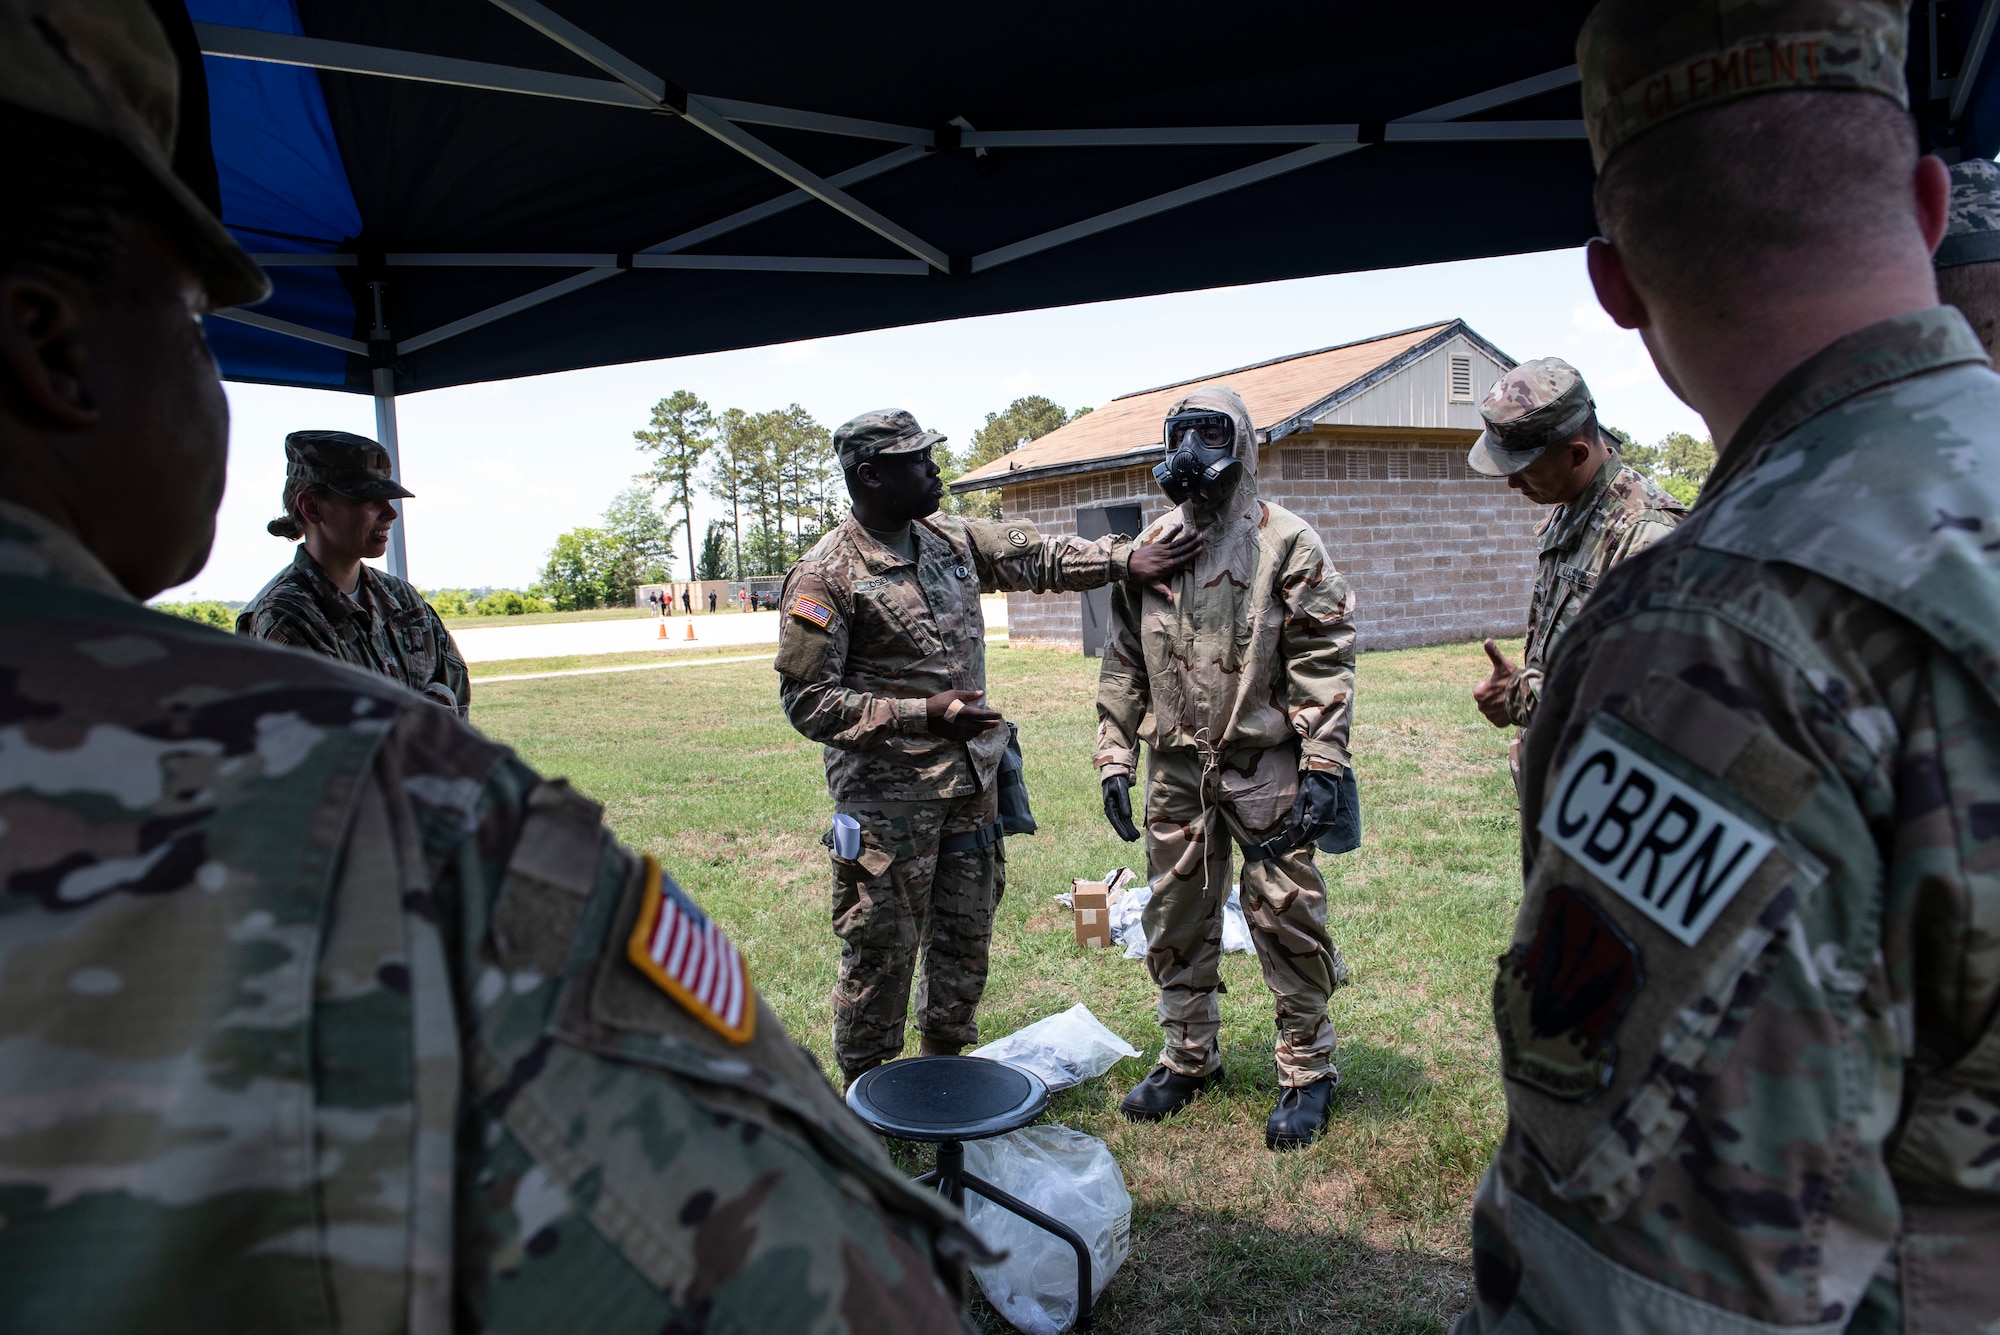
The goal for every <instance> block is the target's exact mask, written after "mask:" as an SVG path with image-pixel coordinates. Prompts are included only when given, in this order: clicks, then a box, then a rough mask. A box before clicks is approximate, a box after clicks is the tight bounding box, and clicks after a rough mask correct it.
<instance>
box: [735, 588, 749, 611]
mask: <svg viewBox="0 0 2000 1335" xmlns="http://www.w3.org/2000/svg"><path fill="white" fill-rule="evenodd" d="M736 606H737V610H739V611H743V612H748V611H749V610H750V591H749V590H748V589H738V590H737V591H736Z"/></svg>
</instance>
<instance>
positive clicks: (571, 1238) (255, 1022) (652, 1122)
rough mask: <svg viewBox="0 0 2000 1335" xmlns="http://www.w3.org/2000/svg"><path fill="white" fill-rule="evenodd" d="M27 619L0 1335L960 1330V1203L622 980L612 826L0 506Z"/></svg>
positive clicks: (0, 990) (629, 969)
mask: <svg viewBox="0 0 2000 1335" xmlns="http://www.w3.org/2000/svg"><path fill="white" fill-rule="evenodd" d="M0 622H4V623H5V624H4V631H0V716H4V726H0V1219H4V1221H5V1223H4V1226H0V1329H4V1330H7V1331H9V1332H22V1333H23V1335H33V1333H34V1332H41V1331H50V1332H53V1331H71V1330H75V1331H85V1330H87V1331H92V1332H102V1333H105V1335H116V1332H121V1331H132V1332H138V1331H144V1332H147V1333H148V1335H161V1333H162V1332H179V1331H187V1332H204V1333H206V1332H211V1331H218V1330H251V1329H256V1330H321V1331H336V1330H337V1331H342V1332H372V1331H404V1330H412V1331H444V1330H449V1329H459V1328H468V1329H470V1328H476V1329H481V1330H491V1331H496V1332H506V1331H522V1332H531V1331H535V1332H538V1331H546V1330H553V1329H586V1328H601V1329H605V1330H642V1329H643V1330H661V1329H669V1330H696V1329H713V1330H721V1329H739V1330H816V1331H818V1330H826V1331H835V1330H844V1331H854V1332H862V1331H869V1332H872V1331H880V1330H908V1331H920V1330H921V1331H932V1330H943V1329H955V1328H957V1326H958V1323H959V1317H958V1316H957V1314H956V1299H955V1291H954V1286H955V1285H956V1283H957V1279H956V1276H957V1272H958V1266H957V1262H956V1259H955V1257H956V1256H957V1255H963V1249H964V1248H965V1247H966V1246H968V1245H973V1244H968V1243H967V1241H966V1239H965V1238H964V1236H963V1235H962V1234H961V1233H960V1232H959V1227H958V1225H957V1223H956V1221H955V1216H954V1214H953V1212H951V1211H950V1210H949V1209H948V1208H946V1207H945V1206H943V1205H942V1204H941V1203H940V1202H939V1201H938V1200H937V1198H936V1197H934V1196H931V1195H930V1194H929V1193H927V1192H923V1191H920V1190H917V1189H915V1188H913V1187H911V1186H910V1185H908V1184H907V1183H906V1181H905V1180H904V1179H903V1178H902V1176H901V1175H900V1174H899V1173H898V1172H897V1171H896V1170H895V1168H894V1167H893V1166H892V1165H891V1164H890V1163H889V1162H888V1160H887V1159H886V1157H885V1156H884V1155H883V1153H882V1151H881V1149H880V1147H879V1146H878V1144H877V1143H876V1142H875V1140H874V1138H873V1137H872V1136H870V1135H869V1134H868V1133H867V1132H866V1131H865V1130H864V1129H863V1128H862V1127H861V1126H860V1125H859V1124H858V1123H857V1122H856V1121H854V1119H853V1118H852V1117H851V1116H850V1115H849V1114H848V1113H847V1112H846V1110H845V1109H844V1108H843V1107H842V1106H841V1105H840V1103H839V1101H838V1100H837V1099H836V1098H835V1097H834V1095H833V1093H832V1091H831V1090H830V1089H829V1088H828V1087H827V1084H826V1082H825V1080H824V1079H823V1078H822V1077H821V1075H820V1074H819V1072H818V1071H817V1070H816V1069H815V1068H814V1067H813V1065H812V1064H811V1061H810V1059H809V1058H807V1057H806V1056H805V1055H804V1054H803V1053H802V1051H801V1050H800V1049H799V1048H798V1047H796V1046H795V1045H794V1044H792V1043H791V1042H790V1041H789V1039H787V1038H786V1036H785V1032H784V1029H783V1027H782V1026H781V1025H780V1024H779V1023H778V1021H777V1019H776V1018H775V1017H774V1016H772V1015H771V1013H770V1012H769V1010H768V1009H766V1008H764V1006H763V1005H762V1003H761V1002H757V1003H755V1012H754V1013H755V1021H754V1029H753V1030H752V1032H751V1034H750V1036H749V1038H748V1040H747V1041H745V1042H740V1043H739V1042H733V1041H730V1040H729V1039H726V1038H724V1037H722V1036H720V1035H719V1034H718V1033H717V1032H714V1031H713V1030H712V1029H711V1028H709V1027H706V1026H705V1025H704V1023H703V1022H702V1021H701V1020H700V1019H699V1016H698V1013H697V1012H696V1011H695V1010H692V1009H689V1008H685V1007H683V1006H681V1005H678V1004H676V1003H675V1002H673V1001H671V1000H669V998H668V995H667V994H666V993H665V992H664V991H662V990H661V989H660V988H659V987H656V986H655V985H654V984H653V983H652V982H650V981H648V979H647V978H646V977H645V976H643V975H642V974H641V973H640V971H639V970H638V969H637V968H635V967H634V966H633V964H632V963H630V962H628V959H627V953H628V937H629V935H630V933H631V932H632V930H633V929H632V922H633V918H634V916H635V914H636V913H637V912H638V911H639V908H640V906H641V903H642V901H644V900H645V899H646V897H647V896H648V895H650V894H653V893H656V891H655V890H654V889H653V888H652V887H653V886H654V885H657V886H658V890H657V893H659V894H662V895H664V894H669V893H675V892H674V891H673V890H672V889H671V881H670V880H662V881H659V882H654V883H651V884H650V885H649V882H648V874H649V872H650V871H651V870H652V869H651V864H650V863H649V862H645V861H642V860H641V859H639V858H636V857H634V856H633V855H632V854H631V853H629V852H627V851H626V850H625V849H624V848H622V847H620V846H619V845H618V844H617V843H616V842H615V841H613V840H612V839H611V838H610V836H609V835H608V834H607V833H606V831H605V829H604V827H603V824H602V822H601V812H600V809H599V808H598V807H597V806H596V805H595V804H594V803H590V802H588V801H586V800H585V799H583V798H582V797H580V796H578V795H577V794H576V793H574V792H572V791H570V790H569V789H568V788H567V787H566V786H565V785H564V784H563V783H562V782H561V781H559V780H558V781H553V782H550V781H544V780H542V779H541V778H540V777H539V776H538V775H536V774H535V773H534V772H533V771H532V770H530V769H528V768H527V767H526V766H525V765H523V764H522V763H521V762H520V761H519V760H518V759H517V758H516V757H515V756H514V755H513V754H512V753H511V752H509V751H507V750H506V749H505V748H503V747H500V746H497V745H495V744H494V743H492V742H489V741H487V740H486V739H484V738H482V737H480V736H479V735H478V734H477V733H475V732H473V731H472V730H471V729H469V728H466V727H465V726H464V725H462V724H460V723H459V722H458V721H457V720H456V719H454V718H452V717H451V716H450V715H448V714H446V713H444V712H443V711H441V710H435V709H428V708H422V707H419V706H417V705H416V703H415V701H414V700H413V699H412V697H410V696H409V695H407V694H405V693H403V692H401V691H398V690H394V689H393V688H389V687H387V686H385V685H384V683H383V682H382V681H381V679H380V678H379V677H377V676H374V675H372V674H367V673H363V672H359V671H356V670H354V669H352V668H349V667H346V666H344V665H341V664H337V663H328V662H325V661H323V660H319V659H315V658H310V657H307V656H304V655H298V654H288V653H282V652H278V651H275V650H272V649H268V648H265V647H264V646H261V645H256V644H251V643H245V642H244V641H242V640H240V639H237V638H233V637H230V636H225V635H220V634H217V633H215V632H213V631H209V630H206V629H203V628H201V627H197V626H194V625H192V624H190V623H188V622H185V621H181V620H178V619H175V618H171V617H166V616H161V615H158V614H155V613H152V612H148V611H146V610H145V609H143V608H141V607H139V606H137V605H136V604H134V603H133V602H132V601H131V600H130V599H129V598H128V597H126V596H125V595H124V593H123V591H122V590H121V589H119V587H118V586H117V585H116V583H115V582H114V581H113V579H112V577H111V576H110V575H109V574H108V573H107V572H106V571H105V570H104V568H103V567H102V566H101V565H100V564H99V563H98V562H97V561H96V560H95V558H93V557H92V556H91V555H90V554H89V553H88V552H87V551H85V550H84V549H83V548H82V547H80V546H79V545H78V544H77V543H76V541H75V540H74V539H72V538H70V537H69V536H68V535H67V534H66V533H63V532H62V531H61V530H58V529H55V528H54V527H53V526H51V525H49V524H48V523H46V522H45V521H43V520H41V519H40V518H39V517H37V516H35V515H33V514H31V513H28V512H26V511H23V510H20V509H19V508H18V507H14V506H9V505H4V504H0ZM647 902H650V901H647Z"/></svg>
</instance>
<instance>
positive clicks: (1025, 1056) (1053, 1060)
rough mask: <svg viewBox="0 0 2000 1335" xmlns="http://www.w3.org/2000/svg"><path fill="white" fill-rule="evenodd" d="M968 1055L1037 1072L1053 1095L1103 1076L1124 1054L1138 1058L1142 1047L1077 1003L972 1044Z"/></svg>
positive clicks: (1088, 1008)
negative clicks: (977, 1045)
mask: <svg viewBox="0 0 2000 1335" xmlns="http://www.w3.org/2000/svg"><path fill="white" fill-rule="evenodd" d="M970 1055H971V1056H974V1057H985V1058H986V1059H988V1060H989V1061H996V1062H1007V1063H1008V1064H1009V1065H1013V1066H1019V1067H1022V1068H1023V1069H1025V1070H1029V1071H1033V1072H1034V1073H1035V1074H1036V1075H1038V1076H1040V1077H1041V1078H1042V1083H1043V1084H1045V1085H1047V1086H1048V1087H1049V1092H1050V1093H1054V1092H1055V1091H1056V1090H1058V1089H1068V1088H1069V1087H1070V1086H1071V1085H1080V1084H1082V1083H1083V1082H1084V1081H1086V1080H1089V1079H1092V1078H1093V1077H1096V1076H1100V1075H1103V1074H1104V1073H1105V1072H1106V1071H1108V1070H1110V1069H1111V1068H1112V1067H1113V1066H1115V1065H1117V1064H1118V1059H1119V1058H1120V1057H1136V1056H1138V1055H1139V1050H1138V1049H1137V1048H1135V1047H1133V1046H1132V1045H1131V1044H1130V1043H1127V1042H1126V1041H1125V1040H1124V1039H1122V1038H1120V1037H1118V1035H1116V1034H1114V1033H1112V1032H1111V1031H1110V1030H1109V1029H1107V1028H1105V1026H1104V1022H1103V1021H1102V1020H1100V1019H1098V1018H1097V1017H1096V1016H1095V1015H1092V1014H1091V1013H1090V1007H1088V1006H1086V1005H1084V1004H1083V1003H1082V1002H1078V1003H1077V1004H1076V1005H1074V1006H1071V1007H1070V1008H1069V1009H1068V1010H1066V1011H1064V1012H1062V1013H1061V1014H1060V1015H1051V1016H1049V1017H1048V1018H1047V1019H1045V1020H1037V1021H1035V1022H1034V1023H1033V1024H1031V1025H1029V1026H1028V1027H1027V1028H1025V1029H1017V1030H1015V1031H1014V1032H1013V1033H1011V1034H1009V1035H1007V1037H1005V1038H997V1039H995V1040H993V1041H992V1042H991V1043H988V1044H987V1045H986V1046H985V1047H983V1048H974V1049H973V1050H972V1052H971V1054H970Z"/></svg>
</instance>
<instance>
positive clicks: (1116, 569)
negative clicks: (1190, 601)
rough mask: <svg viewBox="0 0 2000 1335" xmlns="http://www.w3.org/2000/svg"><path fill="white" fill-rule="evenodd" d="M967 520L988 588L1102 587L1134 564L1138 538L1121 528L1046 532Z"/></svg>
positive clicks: (1045, 590) (1013, 590) (1020, 590)
mask: <svg viewBox="0 0 2000 1335" xmlns="http://www.w3.org/2000/svg"><path fill="white" fill-rule="evenodd" d="M963 522H964V524H965V536H966V540H967V542H968V543H969V544H970V546H971V548H972V559H973V563H974V565H975V566H976V567H977V569H978V575H979V588H980V591H981V592H983V593H1054V592H1057V591H1058V590H1065V589H1068V590H1077V589H1097V588H1102V587H1103V586H1104V585H1106V584H1111V583H1115V582H1116V581H1119V580H1122V579H1124V578H1125V576H1126V573H1127V570H1128V568H1129V566H1130V565H1131V560H1132V547H1133V544H1132V540H1131V539H1130V538H1123V537H1119V536H1117V535H1116V534H1114V535H1112V536H1110V537H1107V538H1098V539H1097V540H1095V541H1090V540H1087V539H1084V538H1075V537H1056V538H1045V537H1043V536H1042V535H1041V534H1040V533H1038V532H1036V531H1035V526H1034V525H1033V524H1029V523H1026V522H1019V523H1006V522H1001V521H997V520H991V519H967V520H965V521H963Z"/></svg>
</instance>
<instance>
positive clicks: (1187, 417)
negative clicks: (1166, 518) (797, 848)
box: [1153, 409, 1243, 504]
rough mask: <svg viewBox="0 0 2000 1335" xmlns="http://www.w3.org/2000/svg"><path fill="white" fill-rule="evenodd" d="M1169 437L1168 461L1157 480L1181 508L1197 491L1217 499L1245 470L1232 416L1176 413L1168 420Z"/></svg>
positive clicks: (1199, 411)
mask: <svg viewBox="0 0 2000 1335" xmlns="http://www.w3.org/2000/svg"><path fill="white" fill-rule="evenodd" d="M1166 435H1167V457H1166V458H1164V459H1162V460H1160V462H1159V464H1158V466H1156V467H1155V468H1154V469H1153V480H1154V481H1155V482H1158V483H1159V484H1160V490H1161V491H1164V492H1166V493H1167V499H1169V500H1171V501H1174V502H1175V503H1177V504H1178V503H1179V502H1181V501H1185V500H1187V499H1188V497H1190V496H1192V495H1194V494H1195V493H1196V492H1197V491H1204V492H1207V493H1208V494H1209V495H1211V496H1213V495H1216V494H1217V493H1219V492H1222V491H1224V490H1226V489H1227V488H1228V486H1229V484H1230V483H1231V482H1233V481H1234V480H1235V478H1236V475H1237V474H1238V473H1240V472H1241V471H1242V469H1243V461H1242V460H1241V459H1238V458H1237V457H1236V422H1235V419H1233V418H1232V417H1230V415H1229V414H1228V413H1218V412H1210V411H1208V410H1206V409H1191V410H1189V411H1187V412H1180V413H1175V414H1174V415H1173V416H1172V417H1169V418H1168V419H1167V432H1166Z"/></svg>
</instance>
